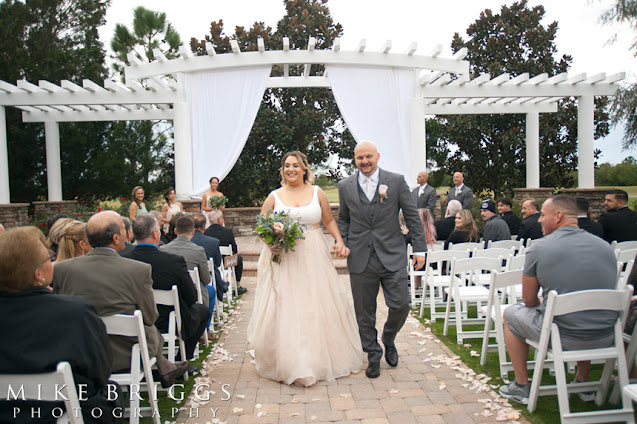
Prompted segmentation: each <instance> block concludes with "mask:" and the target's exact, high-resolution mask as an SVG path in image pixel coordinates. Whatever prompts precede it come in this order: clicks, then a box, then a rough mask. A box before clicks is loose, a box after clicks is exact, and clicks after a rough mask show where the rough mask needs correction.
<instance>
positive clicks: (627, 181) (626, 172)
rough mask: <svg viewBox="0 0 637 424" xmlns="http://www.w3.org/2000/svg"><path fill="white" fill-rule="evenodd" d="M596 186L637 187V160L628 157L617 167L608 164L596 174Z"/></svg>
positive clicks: (603, 165) (601, 166) (601, 167)
mask: <svg viewBox="0 0 637 424" xmlns="http://www.w3.org/2000/svg"><path fill="white" fill-rule="evenodd" d="M595 185H598V186H634V185H637V160H635V158H634V157H632V156H628V157H627V158H626V159H624V160H623V161H622V163H618V164H617V165H611V164H610V163H608V162H606V163H603V164H601V165H600V166H599V170H598V171H597V172H595Z"/></svg>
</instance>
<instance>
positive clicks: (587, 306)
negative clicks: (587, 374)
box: [527, 287, 635, 423]
mask: <svg viewBox="0 0 637 424" xmlns="http://www.w3.org/2000/svg"><path fill="white" fill-rule="evenodd" d="M631 296H632V287H627V288H626V289H624V290H581V291H577V292H571V293H566V294H562V295H558V294H557V292H556V291H554V290H551V292H550V293H549V295H548V301H547V304H546V310H545V313H544V321H543V322H542V333H541V335H540V340H539V342H533V341H530V340H527V343H528V344H529V345H530V346H532V347H534V348H535V349H536V350H537V355H536V366H535V369H534V371H533V380H532V382H531V392H530V395H529V404H528V409H529V411H530V412H533V411H535V408H536V406H537V401H538V396H542V395H553V394H555V393H557V399H558V404H559V408H560V415H561V422H562V423H602V422H618V421H621V422H630V423H634V422H635V419H634V416H633V406H632V402H631V401H630V398H629V396H628V395H627V394H626V393H622V408H621V409H610V410H603V411H586V412H571V411H570V405H569V401H568V396H569V393H578V392H586V391H591V390H596V391H597V395H596V397H595V403H596V404H597V405H601V404H602V403H603V401H604V400H605V399H606V392H607V390H608V387H609V385H610V377H611V374H612V372H613V370H614V368H615V364H617V372H618V377H619V382H618V384H619V385H620V386H621V387H624V386H626V385H628V368H627V366H626V356H625V354H624V342H623V340H624V339H623V337H622V328H623V322H624V317H625V316H626V312H627V311H628V307H629V304H630V298H631ZM582 311H616V312H618V315H619V317H618V318H617V320H616V321H615V324H614V329H613V330H614V334H615V340H614V342H613V345H612V346H609V347H605V348H599V349H583V350H567V351H563V350H562V342H561V334H560V329H559V327H558V325H557V324H556V323H555V322H554V318H555V317H558V316H562V315H565V314H570V313H573V312H582ZM549 339H550V348H549ZM547 358H552V359H553V363H554V367H555V382H556V384H555V385H551V386H540V385H541V381H542V372H543V368H544V367H543V365H544V361H545V360H546V359H547ZM588 360H591V361H595V360H604V361H605V362H604V369H603V371H602V376H601V378H600V379H599V380H598V381H588V382H583V383H580V382H578V383H571V384H567V383H566V371H565V365H566V363H567V362H577V361H588Z"/></svg>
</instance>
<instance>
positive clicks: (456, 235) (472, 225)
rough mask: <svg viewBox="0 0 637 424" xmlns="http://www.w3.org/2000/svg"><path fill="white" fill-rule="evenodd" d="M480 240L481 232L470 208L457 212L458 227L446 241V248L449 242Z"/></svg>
mask: <svg viewBox="0 0 637 424" xmlns="http://www.w3.org/2000/svg"><path fill="white" fill-rule="evenodd" d="M478 241H480V232H479V231H478V225H477V224H476V220H475V219H473V215H472V214H471V211H470V210H469V209H463V210H461V211H459V212H458V213H457V214H456V227H455V229H454V230H453V232H452V233H451V234H450V235H449V238H447V240H446V241H445V249H449V243H453V244H458V243H467V242H478Z"/></svg>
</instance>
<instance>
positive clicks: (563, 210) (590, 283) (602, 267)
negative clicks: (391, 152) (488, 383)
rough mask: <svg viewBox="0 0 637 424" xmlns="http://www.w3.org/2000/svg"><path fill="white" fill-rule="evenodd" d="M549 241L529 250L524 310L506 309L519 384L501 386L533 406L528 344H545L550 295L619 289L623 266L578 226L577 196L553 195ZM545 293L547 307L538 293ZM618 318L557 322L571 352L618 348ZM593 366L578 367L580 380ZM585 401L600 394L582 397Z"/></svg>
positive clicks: (547, 211)
mask: <svg viewBox="0 0 637 424" xmlns="http://www.w3.org/2000/svg"><path fill="white" fill-rule="evenodd" d="M539 222H540V224H541V225H542V232H543V233H544V237H543V238H540V239H538V240H536V241H535V242H534V243H533V245H531V247H529V248H528V249H527V250H526V257H525V261H524V272H523V276H522V298H523V301H524V305H522V304H517V305H512V306H510V307H508V308H507V309H506V310H505V314H504V318H505V327H504V340H505V343H506V347H507V351H508V352H509V356H510V357H511V362H512V364H513V370H514V372H515V381H513V382H511V383H510V384H508V385H506V386H502V387H500V394H501V395H502V396H503V397H505V398H507V399H512V400H515V401H516V402H520V403H523V404H525V405H526V404H528V401H529V391H530V388H531V385H530V384H529V381H528V371H527V363H526V362H527V358H528V357H529V346H528V345H527V344H526V342H525V340H526V339H529V340H534V341H539V339H540V334H541V332H542V330H541V329H542V321H543V320H544V310H545V308H546V301H547V298H548V293H549V292H550V291H551V290H555V291H557V293H558V294H564V293H570V292H574V291H579V290H593V289H614V288H615V284H616V279H617V262H616V259H615V255H614V253H613V251H612V249H611V248H610V246H609V245H608V243H606V242H604V240H602V239H601V238H599V237H596V236H594V235H592V234H590V233H588V232H586V231H584V230H582V229H580V228H579V227H578V225H577V204H576V203H575V200H574V199H573V198H572V197H569V196H565V195H558V196H553V197H551V198H550V199H548V200H547V201H546V202H544V205H542V214H541V216H540V219H539ZM540 287H541V288H542V297H543V300H542V302H541V301H540V298H539V297H538V293H539V290H540ZM616 319H617V314H615V313H614V312H610V311H597V312H596V313H591V311H587V312H577V313H572V314H568V315H565V316H562V317H558V318H556V319H555V323H556V324H557V325H558V327H559V329H560V334H561V336H562V337H561V339H562V347H563V348H564V349H566V350H574V349H575V350H577V349H583V348H589V349H596V348H602V347H606V346H609V345H611V344H612V343H613V340H614V336H613V325H614V323H615V320H616ZM589 370H590V362H588V361H580V362H578V363H577V374H576V377H575V379H576V380H577V381H579V382H582V381H588V374H589ZM580 398H581V399H582V400H585V401H592V400H594V399H595V395H594V393H580Z"/></svg>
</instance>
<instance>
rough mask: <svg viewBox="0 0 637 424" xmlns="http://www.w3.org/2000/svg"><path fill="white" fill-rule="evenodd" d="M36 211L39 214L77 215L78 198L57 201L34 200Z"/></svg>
mask: <svg viewBox="0 0 637 424" xmlns="http://www.w3.org/2000/svg"><path fill="white" fill-rule="evenodd" d="M32 205H33V206H34V211H35V212H37V213H38V214H39V215H42V214H45V215H58V214H66V215H68V216H70V217H72V216H75V210H76V208H77V200H60V201H57V202H32Z"/></svg>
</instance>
